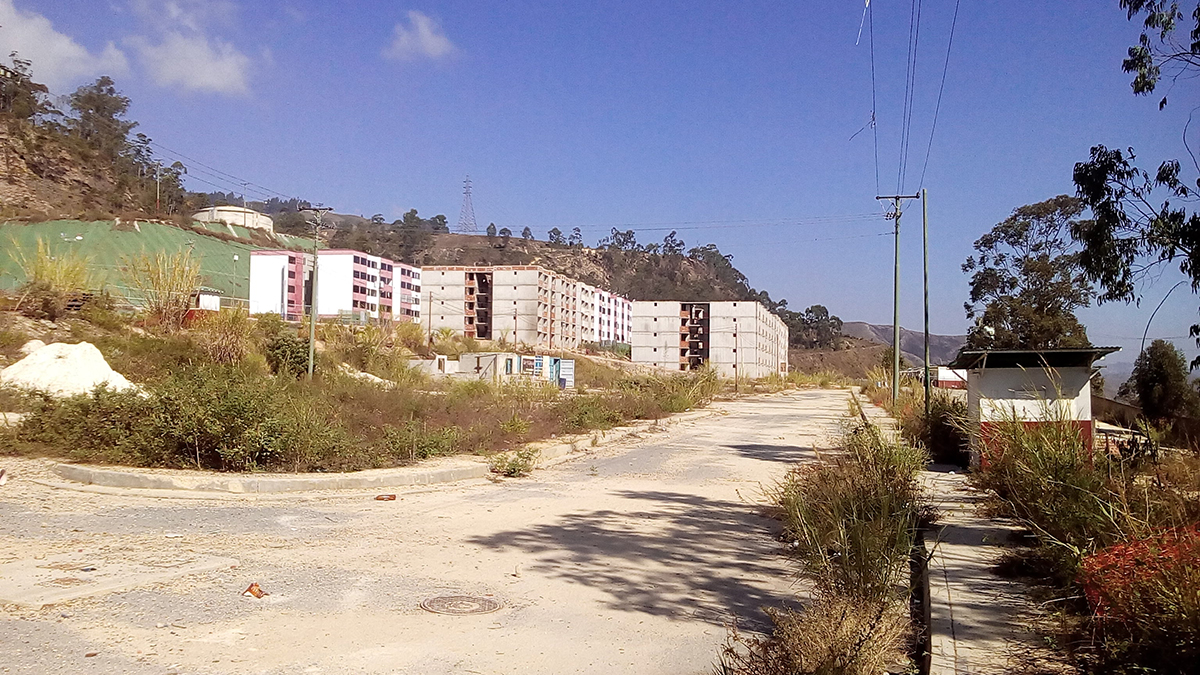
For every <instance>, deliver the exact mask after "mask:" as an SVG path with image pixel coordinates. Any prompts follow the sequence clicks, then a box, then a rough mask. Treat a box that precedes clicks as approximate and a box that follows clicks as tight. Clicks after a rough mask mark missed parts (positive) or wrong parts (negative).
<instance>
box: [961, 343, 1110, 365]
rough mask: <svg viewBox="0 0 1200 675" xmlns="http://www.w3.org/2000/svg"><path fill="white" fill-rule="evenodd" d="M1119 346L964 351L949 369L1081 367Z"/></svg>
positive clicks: (1090, 363)
mask: <svg viewBox="0 0 1200 675" xmlns="http://www.w3.org/2000/svg"><path fill="white" fill-rule="evenodd" d="M1119 351H1121V348H1120V347H1077V348H1069V349H981V350H970V351H967V350H964V351H961V352H959V353H958V356H956V357H954V361H952V362H951V363H950V367H951V368H955V369H959V370H974V369H983V368H1084V367H1091V365H1092V364H1093V363H1094V362H1095V361H1097V360H1098V359H1101V358H1103V357H1104V356H1106V355H1108V354H1112V353H1114V352H1119Z"/></svg>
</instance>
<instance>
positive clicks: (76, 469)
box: [53, 410, 718, 496]
mask: <svg viewBox="0 0 1200 675" xmlns="http://www.w3.org/2000/svg"><path fill="white" fill-rule="evenodd" d="M717 412H718V411H715V410H698V411H693V412H685V413H680V414H677V415H673V416H671V417H669V418H666V419H663V420H651V421H645V422H638V423H635V424H632V425H630V426H626V427H617V428H615V429H609V430H608V431H604V432H600V431H597V432H593V433H589V434H580V435H577V436H572V437H570V438H568V439H563V440H556V441H554V442H552V443H547V442H545V441H542V442H539V443H533V444H530V445H529V446H528V447H532V448H536V449H537V450H538V464H539V466H547V465H550V464H557V463H558V462H557V461H554V460H561V461H566V460H564V459H562V458H566V457H568V456H569V455H571V454H572V453H578V452H581V451H585V450H588V449H590V448H594V447H599V446H601V445H608V444H611V443H615V442H617V441H621V440H624V439H626V438H629V437H630V436H633V435H635V434H637V433H638V432H641V431H645V430H647V429H649V428H652V427H655V426H662V425H664V424H678V423H680V422H687V421H691V420H695V419H699V418H701V417H707V416H709V415H713V414H716V413H717ZM593 439H594V445H593ZM53 471H54V473H56V474H58V475H59V476H60V477H62V478H65V479H67V480H69V481H74V482H75V483H82V484H84V485H96V486H102V487H107V488H120V489H135V490H153V491H156V492H158V493H159V494H158V495H156V496H161V495H162V492H163V491H167V490H173V491H183V492H190V493H209V494H214V493H216V494H232V495H254V494H278V493H288V492H312V491H317V490H355V489H382V488H396V487H410V486H415V485H431V484H436V483H453V482H457V481H462V480H469V479H472V478H484V477H486V476H488V475H490V473H491V469H490V467H489V465H488V463H487V460H485V459H484V458H480V457H470V458H466V457H455V458H448V459H445V460H441V461H440V462H439V463H438V465H432V466H430V465H426V466H412V467H402V468H396V469H370V470H366V471H354V472H349V473H327V474H282V475H278V474H277V475H270V474H259V475H255V474H249V475H247V474H221V473H215V472H200V471H183V470H181V471H178V472H173V471H163V470H157V471H153V472H144V471H136V470H122V469H113V468H100V467H95V466H85V465H82V464H57V465H55V466H54V467H53ZM55 487H66V486H62V485H55Z"/></svg>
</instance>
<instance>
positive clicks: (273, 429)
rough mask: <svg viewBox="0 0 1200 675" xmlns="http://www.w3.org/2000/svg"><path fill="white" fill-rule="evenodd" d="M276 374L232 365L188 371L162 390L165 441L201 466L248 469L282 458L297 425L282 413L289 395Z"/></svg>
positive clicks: (177, 454) (160, 410) (159, 401)
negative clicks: (282, 392) (260, 375)
mask: <svg viewBox="0 0 1200 675" xmlns="http://www.w3.org/2000/svg"><path fill="white" fill-rule="evenodd" d="M279 394H280V392H279V390H278V389H277V386H276V385H275V384H274V382H273V381H272V380H270V379H265V378H258V377H252V376H247V375H245V374H243V373H242V372H240V371H238V370H234V369H231V368H216V367H213V368H203V369H197V370H193V371H190V372H186V373H182V374H180V375H178V376H176V377H174V378H172V379H171V380H169V381H168V382H167V383H165V385H164V386H162V387H160V388H159V390H158V392H157V404H158V415H159V417H160V423H161V427H162V428H161V433H162V435H163V442H164V443H165V444H166V446H167V450H168V452H169V453H171V454H172V455H173V456H175V457H177V458H188V459H190V460H193V461H194V462H195V466H196V468H204V467H211V468H218V469H220V470H222V471H246V470H251V469H258V468H263V467H266V466H269V465H272V464H274V463H276V462H277V461H278V460H280V459H281V458H282V455H283V453H284V450H285V448H286V447H287V445H288V441H289V440H290V438H289V436H290V435H291V433H290V432H294V431H295V430H296V429H295V428H294V427H291V426H290V425H288V424H287V421H286V419H285V418H284V417H283V415H281V414H280V412H281V411H280V408H279V406H280V404H281V403H282V402H283V400H282V399H283V396H280V395H279Z"/></svg>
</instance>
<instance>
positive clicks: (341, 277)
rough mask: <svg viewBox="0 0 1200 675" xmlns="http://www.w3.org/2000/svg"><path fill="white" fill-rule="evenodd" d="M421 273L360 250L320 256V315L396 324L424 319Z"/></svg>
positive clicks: (318, 311)
mask: <svg viewBox="0 0 1200 675" xmlns="http://www.w3.org/2000/svg"><path fill="white" fill-rule="evenodd" d="M420 310H421V270H420V269H418V268H416V267H412V266H409V265H405V264H402V263H395V262H392V261H391V260H388V259H387V258H381V257H379V256H377V255H368V254H366V253H363V252H361V251H352V250H348V249H331V250H327V251H320V252H319V253H318V255H317V313H318V314H319V315H320V316H322V317H333V316H352V317H358V318H369V319H390V320H396V321H413V322H420V320H421V311H420Z"/></svg>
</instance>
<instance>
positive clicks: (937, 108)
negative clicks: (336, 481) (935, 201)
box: [917, 0, 962, 187]
mask: <svg viewBox="0 0 1200 675" xmlns="http://www.w3.org/2000/svg"><path fill="white" fill-rule="evenodd" d="M961 2H962V0H954V18H953V19H951V21H950V39H949V40H947V41H946V61H945V63H943V64H942V84H941V85H940V86H939V87H938V95H937V104H936V105H934V106H933V125H932V126H931V127H930V128H929V147H927V148H925V163H924V164H922V165H921V180H920V181H919V182H918V184H917V187H923V186H924V185H925V170H926V169H928V168H929V154H930V153H931V152H933V135H934V133H936V132H937V121H938V113H939V112H941V110H942V93H943V92H945V91H946V71H948V70H949V69H950V48H951V47H953V46H954V28H955V27H956V26H958V6H959V4H960V3H961Z"/></svg>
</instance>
